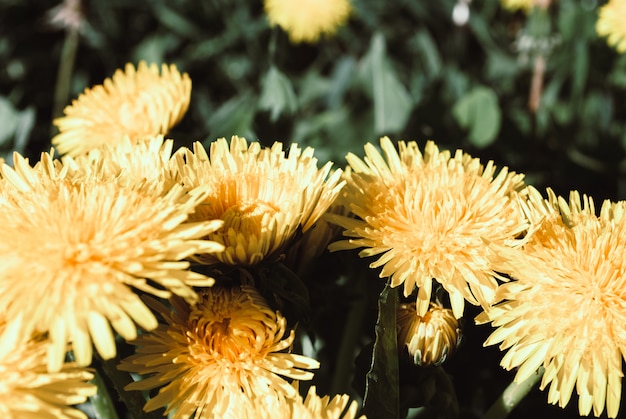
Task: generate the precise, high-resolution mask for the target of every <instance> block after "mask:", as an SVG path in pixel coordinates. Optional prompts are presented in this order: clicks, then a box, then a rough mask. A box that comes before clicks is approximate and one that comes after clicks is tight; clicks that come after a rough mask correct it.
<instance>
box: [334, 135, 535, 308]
mask: <svg viewBox="0 0 626 419" xmlns="http://www.w3.org/2000/svg"><path fill="white" fill-rule="evenodd" d="M380 144H381V148H382V151H383V153H384V154H385V157H383V156H382V155H381V154H380V152H379V151H378V150H377V149H376V148H375V147H374V146H373V145H372V144H368V145H366V146H365V154H366V157H365V161H363V160H361V159H360V158H358V157H357V156H355V155H353V154H349V155H348V156H347V160H348V163H349V164H350V168H351V169H352V172H351V174H350V175H349V176H348V177H347V185H346V188H345V189H344V190H345V192H344V196H343V197H342V200H343V202H344V203H345V204H344V205H345V206H347V208H349V209H350V211H351V212H352V213H353V214H354V215H356V217H357V218H352V217H345V216H340V215H332V214H330V215H329V219H330V220H331V221H333V222H335V223H337V224H339V225H340V226H342V227H343V228H345V231H344V235H345V236H348V237H350V239H348V240H341V241H338V242H335V243H332V244H331V246H330V249H331V250H347V249H355V248H361V247H364V248H365V249H364V250H361V252H360V253H359V255H360V256H362V257H368V256H375V255H381V256H380V257H379V258H378V260H376V261H375V262H372V263H371V264H370V267H372V268H378V267H382V270H381V272H380V277H381V278H387V277H389V279H390V282H391V286H393V287H397V286H400V285H402V286H403V288H404V295H405V296H408V295H409V294H411V293H412V292H413V291H414V289H415V288H416V287H417V288H418V295H417V313H418V314H419V315H420V316H423V315H425V314H426V312H427V311H428V307H429V305H430V300H431V294H432V290H433V281H436V282H437V283H438V284H440V285H441V286H442V287H443V288H444V289H445V290H446V291H447V292H448V293H449V295H450V300H451V303H452V310H453V312H454V315H455V316H456V317H457V318H459V317H461V316H462V315H463V310H464V302H465V300H467V301H469V302H470V303H472V304H480V305H483V306H484V305H487V304H489V303H490V302H491V300H492V299H493V296H494V294H495V290H496V288H497V285H498V284H497V281H496V276H497V274H496V272H495V271H494V270H493V268H492V267H491V265H490V262H489V261H490V257H491V252H490V250H489V249H488V247H487V246H486V245H485V240H489V241H493V242H497V243H499V244H502V245H504V246H516V245H518V240H517V239H516V238H517V236H518V235H520V234H521V233H523V232H524V231H525V230H526V228H527V223H526V221H525V219H524V217H523V216H522V214H521V212H520V210H519V205H518V203H517V200H516V199H515V198H516V196H517V193H518V191H519V190H520V189H521V188H522V187H523V182H522V175H519V174H515V173H513V172H508V171H507V169H506V168H504V169H502V170H501V171H500V172H499V173H498V174H497V175H496V168H495V166H494V165H493V163H492V162H489V163H488V164H487V165H485V166H483V165H482V164H481V163H480V162H479V160H478V159H475V158H472V157H470V156H469V155H467V154H464V153H462V152H461V151H458V152H457V153H455V154H454V156H452V155H451V154H450V152H448V151H439V148H437V146H436V145H435V144H434V143H433V142H428V143H427V144H426V147H425V148H424V153H422V152H421V151H420V150H419V148H418V146H417V143H415V142H409V143H405V142H402V141H401V142H399V152H398V151H397V150H396V149H395V147H394V145H393V143H392V142H391V140H390V139H389V138H382V139H381V141H380Z"/></svg>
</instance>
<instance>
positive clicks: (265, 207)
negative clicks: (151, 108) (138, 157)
mask: <svg viewBox="0 0 626 419" xmlns="http://www.w3.org/2000/svg"><path fill="white" fill-rule="evenodd" d="M210 153H211V155H210V157H209V156H208V155H207V153H206V151H205V149H204V148H203V147H202V145H201V144H200V143H196V144H194V152H193V153H192V152H191V151H190V150H187V149H181V150H179V152H176V153H175V157H176V159H177V160H176V163H177V174H176V176H178V178H177V180H178V181H179V182H181V184H182V185H184V187H185V188H195V187H197V186H201V185H208V186H210V189H211V190H210V194H209V196H208V197H207V198H206V199H205V200H204V201H203V202H202V203H201V204H200V205H199V206H198V207H197V208H196V212H195V213H194V214H193V215H192V218H191V219H192V220H210V219H221V220H223V221H224V226H223V227H222V228H221V229H219V230H218V231H217V232H215V233H212V234H210V235H209V236H208V239H210V240H213V241H216V242H218V243H222V244H223V245H224V246H225V250H224V252H221V253H215V254H210V255H206V256H205V257H203V258H201V259H200V261H202V262H204V263H216V262H223V263H226V264H229V265H240V266H249V265H254V264H257V263H259V262H261V261H271V260H273V259H276V258H280V257H282V256H281V255H282V254H283V252H284V250H285V247H286V245H288V244H289V243H291V242H292V241H293V240H294V238H296V235H297V234H298V233H300V232H303V233H304V232H307V231H308V230H310V229H311V228H312V227H313V226H314V225H315V223H316V221H317V220H318V219H319V218H320V217H321V216H322V215H323V214H324V212H325V211H326V210H327V208H328V207H329V206H330V205H331V204H332V203H333V202H334V201H335V198H336V197H337V195H338V194H339V191H340V190H341V188H342V187H343V185H344V182H342V181H341V170H336V171H334V172H332V173H331V166H332V163H327V164H326V165H324V166H323V167H322V168H321V169H318V167H317V159H315V158H314V157H313V149H312V148H307V149H305V150H304V151H302V150H301V149H300V148H298V146H297V145H295V144H294V145H291V147H290V148H289V152H288V154H287V155H285V152H284V151H283V148H282V144H281V143H275V144H274V145H273V146H272V147H271V148H261V146H260V144H259V143H257V142H254V143H250V144H249V145H248V143H247V142H246V140H245V139H244V138H240V137H233V138H232V139H231V143H230V148H229V145H228V142H227V141H226V140H225V139H223V138H222V139H219V140H217V141H215V142H213V143H212V144H211V149H210Z"/></svg>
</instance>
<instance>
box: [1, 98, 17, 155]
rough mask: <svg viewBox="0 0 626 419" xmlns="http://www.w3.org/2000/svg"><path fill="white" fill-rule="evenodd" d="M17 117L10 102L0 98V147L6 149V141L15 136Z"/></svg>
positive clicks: (15, 110)
mask: <svg viewBox="0 0 626 419" xmlns="http://www.w3.org/2000/svg"><path fill="white" fill-rule="evenodd" d="M19 115H20V113H19V111H18V110H17V109H15V108H14V107H13V104H12V103H11V102H10V101H9V100H8V99H7V98H5V97H3V96H0V146H2V147H6V146H7V143H8V141H9V140H10V139H12V138H13V137H14V136H15V131H16V130H17V125H18V121H19Z"/></svg>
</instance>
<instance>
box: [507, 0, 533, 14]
mask: <svg viewBox="0 0 626 419" xmlns="http://www.w3.org/2000/svg"><path fill="white" fill-rule="evenodd" d="M535 3H536V0H500V4H501V5H502V7H503V8H505V9H506V10H509V11H511V12H516V11H518V10H521V11H524V12H526V13H529V12H530V11H531V10H532V8H533V7H535Z"/></svg>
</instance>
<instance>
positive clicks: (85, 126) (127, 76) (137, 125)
mask: <svg viewBox="0 0 626 419" xmlns="http://www.w3.org/2000/svg"><path fill="white" fill-rule="evenodd" d="M190 98H191V80H190V79H189V76H188V75H187V73H183V74H182V75H181V74H180V72H179V71H178V70H177V68H176V66H175V65H169V66H168V65H165V64H163V65H162V66H161V71H160V72H159V66H158V65H156V64H151V65H149V66H148V65H147V64H146V63H145V62H144V61H142V62H140V63H139V65H138V66H137V68H136V69H135V67H134V66H133V65H132V64H130V63H129V64H126V68H125V71H122V70H117V71H116V72H115V74H114V75H113V77H112V78H110V79H109V78H108V79H106V80H105V81H104V83H103V84H102V85H97V86H94V87H92V88H91V89H86V90H85V92H84V93H82V94H81V95H80V96H79V97H78V99H76V100H74V101H73V102H72V105H70V106H68V107H66V108H65V110H64V113H65V115H64V116H62V117H60V118H56V119H55V120H54V124H55V125H56V126H57V127H58V128H59V134H58V135H56V136H55V137H54V138H53V139H52V144H54V145H55V147H56V148H57V150H58V151H59V152H60V153H64V154H68V155H71V156H76V155H79V154H83V153H85V152H87V151H89V150H91V149H94V148H98V147H100V146H102V145H104V144H111V143H113V144H115V143H118V142H120V141H121V140H122V139H123V138H124V137H129V138H130V139H131V140H132V141H135V140H138V139H140V138H144V137H149V136H154V135H157V134H166V133H167V132H168V131H169V129H170V128H172V127H173V126H174V125H176V124H177V123H178V122H179V121H180V120H181V119H182V118H183V116H184V115H185V113H186V112H187V109H188V107H189V101H190Z"/></svg>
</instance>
